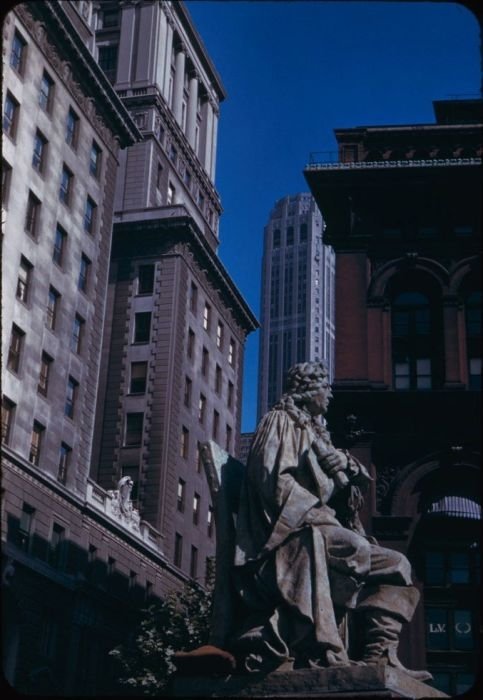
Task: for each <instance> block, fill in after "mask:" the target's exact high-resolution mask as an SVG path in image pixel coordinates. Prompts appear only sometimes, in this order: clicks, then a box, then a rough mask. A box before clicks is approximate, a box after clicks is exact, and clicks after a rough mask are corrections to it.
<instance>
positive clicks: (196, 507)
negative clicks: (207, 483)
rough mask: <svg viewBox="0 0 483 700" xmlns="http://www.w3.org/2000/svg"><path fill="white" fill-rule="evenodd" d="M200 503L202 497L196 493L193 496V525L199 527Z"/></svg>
mask: <svg viewBox="0 0 483 700" xmlns="http://www.w3.org/2000/svg"><path fill="white" fill-rule="evenodd" d="M200 503H201V496H200V495H199V493H195V494H194V496H193V524H194V525H198V523H199V521H200Z"/></svg>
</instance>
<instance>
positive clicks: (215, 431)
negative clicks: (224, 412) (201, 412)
mask: <svg viewBox="0 0 483 700" xmlns="http://www.w3.org/2000/svg"><path fill="white" fill-rule="evenodd" d="M219 430H220V414H219V413H218V411H213V440H218V433H219Z"/></svg>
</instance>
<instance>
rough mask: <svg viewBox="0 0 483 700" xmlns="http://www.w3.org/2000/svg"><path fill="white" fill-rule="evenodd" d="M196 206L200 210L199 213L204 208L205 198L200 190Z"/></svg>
mask: <svg viewBox="0 0 483 700" xmlns="http://www.w3.org/2000/svg"><path fill="white" fill-rule="evenodd" d="M198 206H199V208H200V209H201V211H203V210H204V208H205V196H204V194H203V192H202V191H201V189H199V190H198Z"/></svg>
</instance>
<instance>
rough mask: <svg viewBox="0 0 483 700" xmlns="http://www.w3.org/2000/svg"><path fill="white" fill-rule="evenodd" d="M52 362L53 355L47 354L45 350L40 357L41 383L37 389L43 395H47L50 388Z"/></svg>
mask: <svg viewBox="0 0 483 700" xmlns="http://www.w3.org/2000/svg"><path fill="white" fill-rule="evenodd" d="M52 362H53V359H52V357H50V355H47V353H46V352H43V353H42V357H41V359H40V372H39V383H38V384H37V391H38V392H39V394H42V395H43V396H47V391H48V388H49V375H50V368H51V365H52Z"/></svg>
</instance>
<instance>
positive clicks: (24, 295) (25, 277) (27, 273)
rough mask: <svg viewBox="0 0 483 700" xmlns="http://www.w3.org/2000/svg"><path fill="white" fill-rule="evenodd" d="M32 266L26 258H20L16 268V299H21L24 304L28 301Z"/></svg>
mask: <svg viewBox="0 0 483 700" xmlns="http://www.w3.org/2000/svg"><path fill="white" fill-rule="evenodd" d="M32 269H33V266H32V265H31V263H29V261H28V260H27V258H24V256H23V255H22V257H21V258H20V267H19V269H18V278H17V299H18V300H19V301H23V303H24V304H26V303H27V302H28V296H29V287H30V279H31V276H32Z"/></svg>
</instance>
